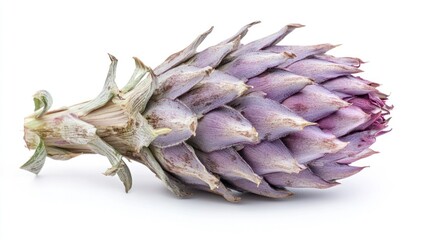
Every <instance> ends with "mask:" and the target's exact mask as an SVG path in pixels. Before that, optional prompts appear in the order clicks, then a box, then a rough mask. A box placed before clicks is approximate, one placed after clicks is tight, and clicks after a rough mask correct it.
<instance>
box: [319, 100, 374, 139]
mask: <svg viewBox="0 0 429 240" xmlns="http://www.w3.org/2000/svg"><path fill="white" fill-rule="evenodd" d="M368 120H370V115H368V114H366V113H365V112H364V111H362V110H361V109H360V108H358V107H356V106H353V105H351V106H348V107H345V108H341V109H340V110H338V111H336V112H335V113H333V114H332V115H330V116H328V117H326V118H323V119H322V120H320V121H319V127H320V128H321V129H322V130H324V131H327V132H329V133H332V134H333V135H335V136H337V137H341V136H344V135H346V134H347V133H349V132H351V131H353V130H355V129H357V128H358V127H359V126H360V125H362V124H363V123H365V122H367V121H368Z"/></svg>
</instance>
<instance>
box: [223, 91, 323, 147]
mask: <svg viewBox="0 0 429 240" xmlns="http://www.w3.org/2000/svg"><path fill="white" fill-rule="evenodd" d="M231 104H232V105H233V106H234V107H235V108H236V109H237V110H238V111H240V112H241V113H242V114H243V115H244V117H246V118H247V119H249V121H250V122H251V123H252V125H253V126H254V127H255V128H256V130H257V131H258V133H259V138H260V139H264V140H275V139H278V138H281V137H284V136H286V135H288V134H289V133H292V132H297V131H300V130H302V129H304V127H306V126H310V125H315V124H314V123H311V122H308V121H306V120H304V119H303V118H301V117H300V116H298V115H297V114H295V113H293V112H292V111H291V110H289V109H288V108H287V107H285V106H283V105H281V104H280V103H278V102H276V101H273V100H271V99H267V98H263V97H260V96H252V95H248V96H244V97H240V98H238V99H237V100H235V101H234V102H232V103H231Z"/></svg>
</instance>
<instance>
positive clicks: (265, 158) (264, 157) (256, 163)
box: [241, 140, 305, 175]
mask: <svg viewBox="0 0 429 240" xmlns="http://www.w3.org/2000/svg"><path fill="white" fill-rule="evenodd" d="M241 155H242V156H243V158H244V160H246V162H247V163H248V164H249V165H250V166H251V167H252V169H253V170H254V171H255V172H256V173H257V174H259V175H263V174H267V173H273V172H286V173H298V172H299V171H301V170H302V169H304V168H305V166H303V165H300V164H299V163H298V162H297V161H296V160H295V159H294V158H293V157H292V155H291V153H290V152H289V150H288V149H287V148H286V146H285V145H284V144H283V143H282V141H281V140H275V141H273V142H268V141H262V142H261V143H259V144H258V145H255V146H244V148H243V150H241Z"/></svg>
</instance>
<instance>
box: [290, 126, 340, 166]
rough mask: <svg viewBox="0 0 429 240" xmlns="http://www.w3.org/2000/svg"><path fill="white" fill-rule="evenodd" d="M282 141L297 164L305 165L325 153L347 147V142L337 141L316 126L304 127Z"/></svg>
mask: <svg viewBox="0 0 429 240" xmlns="http://www.w3.org/2000/svg"><path fill="white" fill-rule="evenodd" d="M282 140H283V142H284V143H285V144H286V146H287V147H288V149H289V150H290V151H291V152H292V156H293V157H294V158H295V159H296V160H297V161H298V162H299V163H307V162H309V161H312V160H314V159H317V158H320V157H322V156H323V155H325V154H326V153H335V152H338V151H340V150H341V149H343V148H345V147H346V146H347V142H343V141H340V140H338V139H337V138H336V137H335V136H334V135H332V134H329V133H325V132H323V131H322V130H320V128H318V127H316V126H310V127H306V128H304V130H302V131H299V132H296V133H292V134H290V135H288V136H287V137H285V138H283V139H282Z"/></svg>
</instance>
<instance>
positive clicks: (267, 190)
mask: <svg viewBox="0 0 429 240" xmlns="http://www.w3.org/2000/svg"><path fill="white" fill-rule="evenodd" d="M228 182H229V183H230V184H231V185H232V186H233V187H234V188H236V189H238V190H240V191H244V192H251V193H254V194H257V195H261V196H265V197H270V198H287V197H290V196H292V195H293V194H292V192H290V191H288V190H286V189H274V188H273V187H272V186H270V185H269V184H268V183H267V182H266V181H265V180H262V182H261V184H259V186H256V185H255V184H254V183H252V182H249V181H247V180H244V179H237V180H234V181H228Z"/></svg>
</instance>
